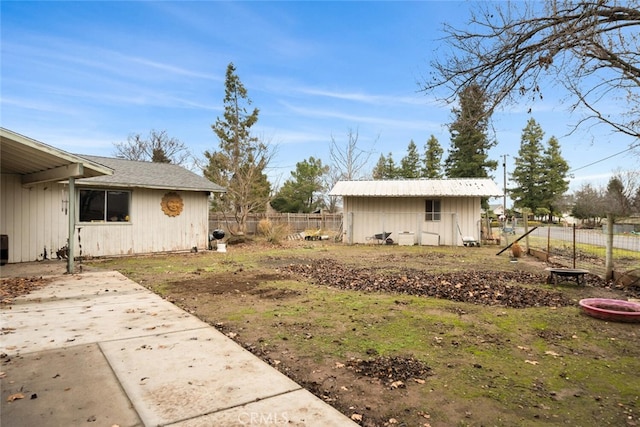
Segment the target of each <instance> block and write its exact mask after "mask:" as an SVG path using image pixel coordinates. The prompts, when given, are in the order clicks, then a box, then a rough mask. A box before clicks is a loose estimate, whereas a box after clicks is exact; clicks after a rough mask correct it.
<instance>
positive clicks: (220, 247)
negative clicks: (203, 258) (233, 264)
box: [217, 243, 227, 252]
mask: <svg viewBox="0 0 640 427" xmlns="http://www.w3.org/2000/svg"><path fill="white" fill-rule="evenodd" d="M217 246H218V252H227V245H226V244H225V243H218V244H217Z"/></svg>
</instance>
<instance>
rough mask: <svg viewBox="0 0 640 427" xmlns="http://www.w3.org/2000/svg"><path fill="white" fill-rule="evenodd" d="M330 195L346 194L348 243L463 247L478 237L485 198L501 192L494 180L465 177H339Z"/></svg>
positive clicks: (345, 235)
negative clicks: (399, 178) (358, 179)
mask: <svg viewBox="0 0 640 427" xmlns="http://www.w3.org/2000/svg"><path fill="white" fill-rule="evenodd" d="M329 194H330V195H331V196H342V198H343V211H344V219H343V240H344V241H345V242H346V243H349V244H357V243H383V242H385V241H387V239H391V240H393V241H394V242H397V243H398V244H401V245H402V244H406V245H414V244H419V245H449V246H460V245H463V244H464V243H463V238H464V239H465V240H466V239H467V238H468V237H471V238H473V239H476V240H479V239H480V230H481V223H480V220H481V199H482V198H483V197H498V196H501V195H502V192H501V191H500V189H499V188H498V186H497V185H496V183H494V182H493V180H491V179H488V178H464V179H418V180H374V181H340V182H338V183H336V185H335V186H334V187H333V189H332V190H331V192H330V193H329ZM387 233H391V234H390V235H388V237H387ZM380 237H382V239H381V238H380ZM387 243H389V242H388V241H387Z"/></svg>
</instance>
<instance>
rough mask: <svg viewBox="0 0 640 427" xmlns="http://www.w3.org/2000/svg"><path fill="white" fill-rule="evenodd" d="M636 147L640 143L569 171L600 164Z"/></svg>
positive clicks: (639, 145) (639, 144)
mask: <svg viewBox="0 0 640 427" xmlns="http://www.w3.org/2000/svg"><path fill="white" fill-rule="evenodd" d="M636 147H640V143H638V144H635V145H631V146H630V147H629V148H627V149H626V150H622V151H620V152H619V153H615V154H612V155H610V156H608V157H605V158H604V159H600V160H596V161H595V162H592V163H589V164H588V165H584V166H580V167H579V168H575V169H571V170H570V171H569V173H572V172H575V171H579V170H581V169H584V168H588V167H589V166H593V165H596V164H598V163H600V162H604V161H605V160H609V159H611V158H613V157H616V156H619V155H620V154H623V153H626V152H627V151H631V150H633V149H634V148H636Z"/></svg>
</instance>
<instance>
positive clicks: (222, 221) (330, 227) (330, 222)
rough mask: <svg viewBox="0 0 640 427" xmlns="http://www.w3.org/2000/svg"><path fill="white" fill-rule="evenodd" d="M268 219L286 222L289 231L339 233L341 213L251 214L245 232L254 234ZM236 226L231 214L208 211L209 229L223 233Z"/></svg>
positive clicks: (273, 221) (276, 222)
mask: <svg viewBox="0 0 640 427" xmlns="http://www.w3.org/2000/svg"><path fill="white" fill-rule="evenodd" d="M263 219H268V220H269V221H271V222H272V223H273V224H287V225H288V226H289V229H290V231H291V233H300V232H302V231H306V230H322V231H324V232H327V231H331V232H335V233H340V232H341V231H342V214H331V213H320V214H298V213H269V214H252V215H250V216H249V217H248V218H247V234H248V235H255V234H256V230H257V229H258V223H259V222H260V221H261V220H263ZM236 228H237V224H236V221H235V218H234V217H233V215H232V214H227V215H226V216H225V214H223V213H219V212H211V213H209V230H215V229H220V230H224V231H225V233H229V230H230V229H231V230H234V229H236Z"/></svg>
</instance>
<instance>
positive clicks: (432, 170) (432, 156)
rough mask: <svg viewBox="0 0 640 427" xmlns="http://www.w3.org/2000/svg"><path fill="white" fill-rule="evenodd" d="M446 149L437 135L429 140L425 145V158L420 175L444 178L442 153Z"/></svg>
mask: <svg viewBox="0 0 640 427" xmlns="http://www.w3.org/2000/svg"><path fill="white" fill-rule="evenodd" d="M443 153H444V151H443V150H442V147H441V146H440V143H439V142H438V140H437V139H436V137H435V136H433V135H431V137H430V138H429V139H428V140H427V143H426V144H425V146H424V159H423V166H422V171H421V173H420V175H421V176H422V177H423V178H430V179H439V178H442V154H443Z"/></svg>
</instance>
